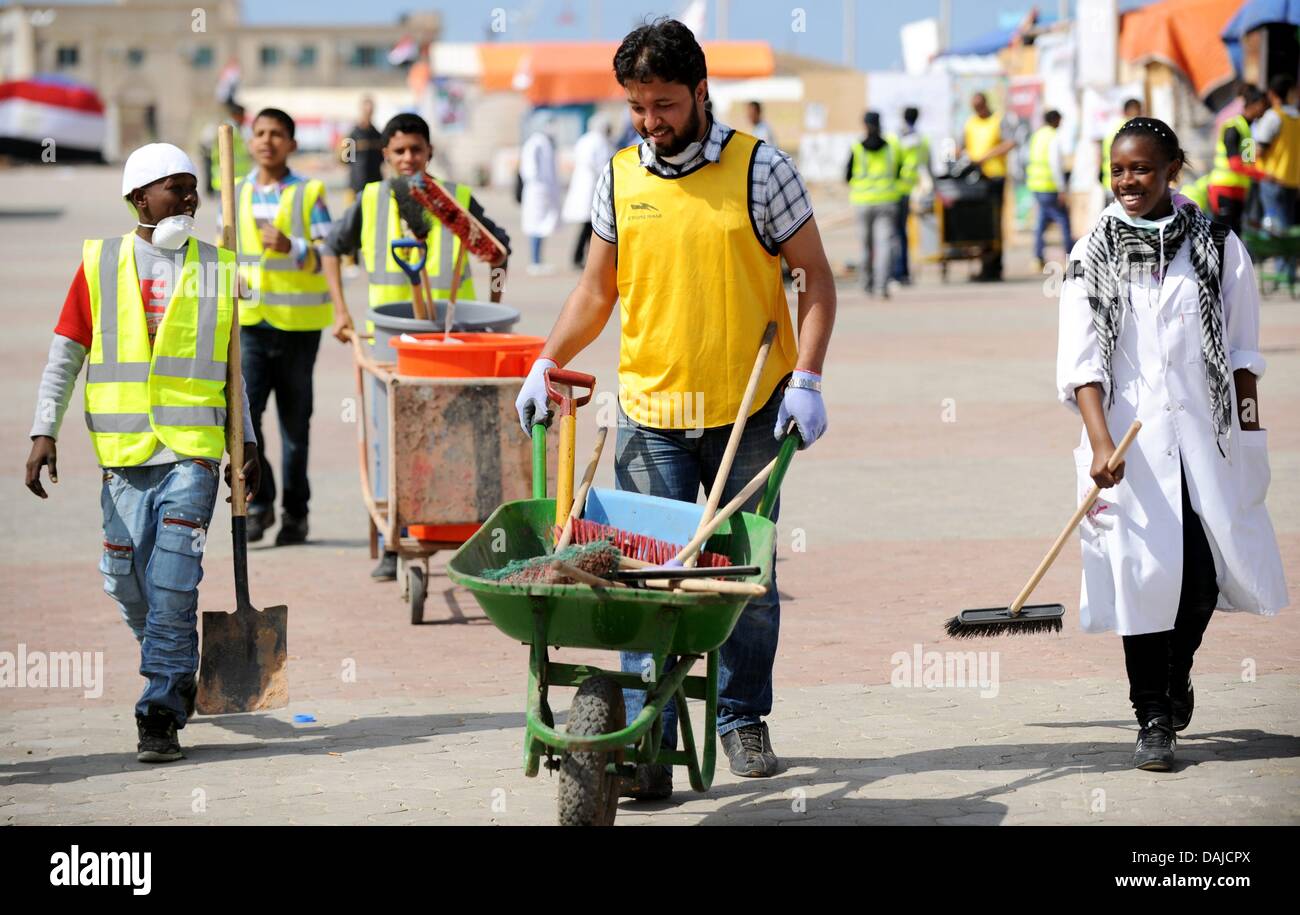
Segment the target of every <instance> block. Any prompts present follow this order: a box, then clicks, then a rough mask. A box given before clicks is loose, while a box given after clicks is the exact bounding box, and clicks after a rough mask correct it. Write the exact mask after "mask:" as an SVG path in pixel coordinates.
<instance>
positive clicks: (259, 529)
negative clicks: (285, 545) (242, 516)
mask: <svg viewBox="0 0 1300 915" xmlns="http://www.w3.org/2000/svg"><path fill="white" fill-rule="evenodd" d="M274 526H275V509H273V508H264V509H258V510H256V511H254V510H252V509H250V510H249V512H248V519H247V520H246V521H245V522H244V530H246V531H247V532H248V542H249V543H257V541H259V540H261V539H262V538H263V537H265V536H266V529H267V528H269V527H274Z"/></svg>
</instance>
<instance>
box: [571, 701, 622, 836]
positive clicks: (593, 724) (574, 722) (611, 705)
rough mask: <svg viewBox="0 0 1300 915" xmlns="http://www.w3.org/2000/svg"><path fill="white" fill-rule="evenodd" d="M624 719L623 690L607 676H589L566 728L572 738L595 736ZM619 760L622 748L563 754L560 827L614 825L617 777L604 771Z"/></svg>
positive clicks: (572, 707)
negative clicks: (602, 751)
mask: <svg viewBox="0 0 1300 915" xmlns="http://www.w3.org/2000/svg"><path fill="white" fill-rule="evenodd" d="M623 721H624V708H623V690H621V689H620V688H619V687H618V684H616V683H615V682H614V681H613V680H610V679H608V678H606V677H592V678H591V679H590V680H587V681H585V682H584V683H583V684H582V685H581V686H580V687H578V694H577V695H576V696H574V697H573V705H572V706H570V708H569V721H568V726H567V727H566V730H567V732H568V733H569V734H570V735H571V736H574V737H595V736H597V735H599V734H609V733H611V732H613V731H617V730H619V729H621V728H622V727H623ZM622 761H623V752H622V751H621V750H618V751H614V752H605V753H565V754H564V757H563V759H561V760H560V779H559V788H560V791H559V817H560V825H561V826H613V825H614V815H615V814H616V813H618V794H619V785H618V781H619V779H618V776H616V775H611V774H610V773H609V772H608V771H606V770H607V768H608V766H609V764H610V763H621V762H622Z"/></svg>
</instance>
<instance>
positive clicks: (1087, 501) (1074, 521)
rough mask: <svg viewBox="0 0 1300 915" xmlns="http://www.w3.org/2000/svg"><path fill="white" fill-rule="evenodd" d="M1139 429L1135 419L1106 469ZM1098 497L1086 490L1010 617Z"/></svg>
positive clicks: (1116, 463)
mask: <svg viewBox="0 0 1300 915" xmlns="http://www.w3.org/2000/svg"><path fill="white" fill-rule="evenodd" d="M1141 428H1142V423H1141V422H1139V421H1138V420H1136V419H1135V420H1133V425H1131V426H1129V427H1128V431H1127V432H1125V433H1124V437H1123V438H1122V439H1120V441H1119V444H1118V445H1116V446H1115V452H1114V454H1112V455H1111V456H1110V460H1108V461H1107V462H1106V467H1107V469H1109V470H1111V471H1114V470H1115V468H1117V467H1118V466H1119V465H1120V462H1121V461H1122V460H1124V452H1126V451H1128V446H1129V445H1131V444H1133V439H1134V438H1135V437H1136V436H1137V434H1138V430H1139V429H1141ZM1099 495H1101V487H1100V486H1098V485H1097V484H1095V483H1094V484H1093V486H1092V489H1090V490H1088V495H1086V496H1085V497H1084V499H1083V501H1082V502H1080V503H1079V507H1078V508H1076V509H1075V510H1074V514H1073V515H1072V516H1071V517H1070V520H1069V522H1067V523H1066V525H1065V527H1064V528H1062V529H1061V533H1060V534H1059V535H1058V536H1057V538H1056V542H1055V543H1053V544H1052V548H1051V549H1050V550H1048V551H1047V555H1046V556H1044V557H1043V561H1042V562H1040V563H1039V564H1038V568H1037V569H1035V570H1034V574H1033V575H1031V576H1030V577H1029V581H1027V582H1025V586H1024V587H1023V588H1021V589H1020V594H1019V595H1017V596H1016V599H1015V602H1014V603H1012V605H1011V606H1010V607H1009V608H1008V610H1009V611H1010V613H1011V615H1012V616H1019V615H1020V611H1021V609H1022V608H1023V607H1024V606H1025V602H1026V601H1028V600H1029V595H1031V594H1033V593H1034V588H1037V587H1038V583H1039V582H1040V581H1042V580H1043V576H1044V575H1046V574H1047V570H1048V569H1050V568H1051V567H1052V563H1054V562H1055V561H1056V557H1057V556H1059V555H1061V549H1062V548H1063V547H1064V546H1065V541H1066V540H1068V539H1070V534H1072V533H1073V532H1074V529H1075V528H1076V527H1078V526H1079V522H1080V521H1082V520H1083V516H1084V515H1086V514H1087V513H1088V510H1089V509H1090V508H1092V503H1094V502H1096V501H1097V496H1099Z"/></svg>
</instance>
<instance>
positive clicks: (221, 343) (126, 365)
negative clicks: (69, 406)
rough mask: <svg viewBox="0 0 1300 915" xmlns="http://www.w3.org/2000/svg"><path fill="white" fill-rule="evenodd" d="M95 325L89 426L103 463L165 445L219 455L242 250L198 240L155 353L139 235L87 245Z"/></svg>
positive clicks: (136, 459)
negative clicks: (143, 292) (146, 311)
mask: <svg viewBox="0 0 1300 915" xmlns="http://www.w3.org/2000/svg"><path fill="white" fill-rule="evenodd" d="M81 260H82V267H83V269H84V270H85V275H86V287H87V288H88V289H89V290H90V318H91V324H92V326H93V328H94V334H93V336H92V338H91V343H90V353H89V357H88V360H87V361H88V363H89V364H88V366H87V369H86V385H85V389H86V396H85V410H86V426H87V428H89V429H90V439H91V442H92V444H93V445H94V446H95V456H96V458H97V459H98V460H99V463H100V466H103V467H133V466H135V465H137V464H143V463H144V462H145V461H146V460H148V459H149V458H150V457H151V456H152V455H153V454H154V452H156V451H157V450H158V449H159V447H160V443H161V445H164V446H166V447H168V448H170V449H171V450H172V451H174V452H176V453H177V454H178V455H184V456H186V457H203V458H211V459H213V460H220V458H221V455H222V453H223V451H224V450H225V424H226V352H227V348H228V347H229V345H230V330H231V323H232V321H231V318H232V315H233V313H234V292H235V272H236V265H235V256H234V253H233V252H230V251H224V250H221V249H219V248H214V247H213V246H212V245H209V244H205V243H204V242H201V241H199V240H197V239H193V238H192V239H190V241H189V243H188V245H187V246H186V251H185V262H184V266H183V267H182V269H181V271H180V275H179V277H178V278H177V279H176V281H175V282H174V283H173V292H172V297H171V301H170V302H168V304H167V312H166V314H165V315H164V316H163V319H162V323H161V324H159V325H158V331H157V335H156V337H155V339H154V342H153V349H152V352H151V351H150V346H149V328H148V325H147V324H146V323H145V316H144V302H143V301H142V299H141V298H140V277H139V274H138V273H137V271H136V267H135V247H134V242H133V240H132V236H131V234H129V233H128V234H127V235H124V236H122V237H120V238H109V239H95V240H91V241H87V242H85V244H84V245H83V247H82V255H81Z"/></svg>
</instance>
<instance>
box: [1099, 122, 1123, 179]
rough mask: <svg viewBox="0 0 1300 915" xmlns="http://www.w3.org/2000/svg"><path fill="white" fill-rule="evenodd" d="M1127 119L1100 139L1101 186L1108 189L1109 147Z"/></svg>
mask: <svg viewBox="0 0 1300 915" xmlns="http://www.w3.org/2000/svg"><path fill="white" fill-rule="evenodd" d="M1127 123H1128V121H1124V120H1121V121H1119V123H1117V124H1116V125H1115V126H1114V127H1112V128H1111V129H1110V131H1109V132H1108V133H1107V134H1106V136H1105V137H1103V138H1102V141H1101V186H1102V187H1103V188H1105V189H1106V190H1108V191H1109V190H1110V148H1111V147H1112V146H1114V145H1115V135H1116V134H1118V133H1119V129H1120V128H1121V127H1123V126H1124V125H1125V124H1127Z"/></svg>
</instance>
